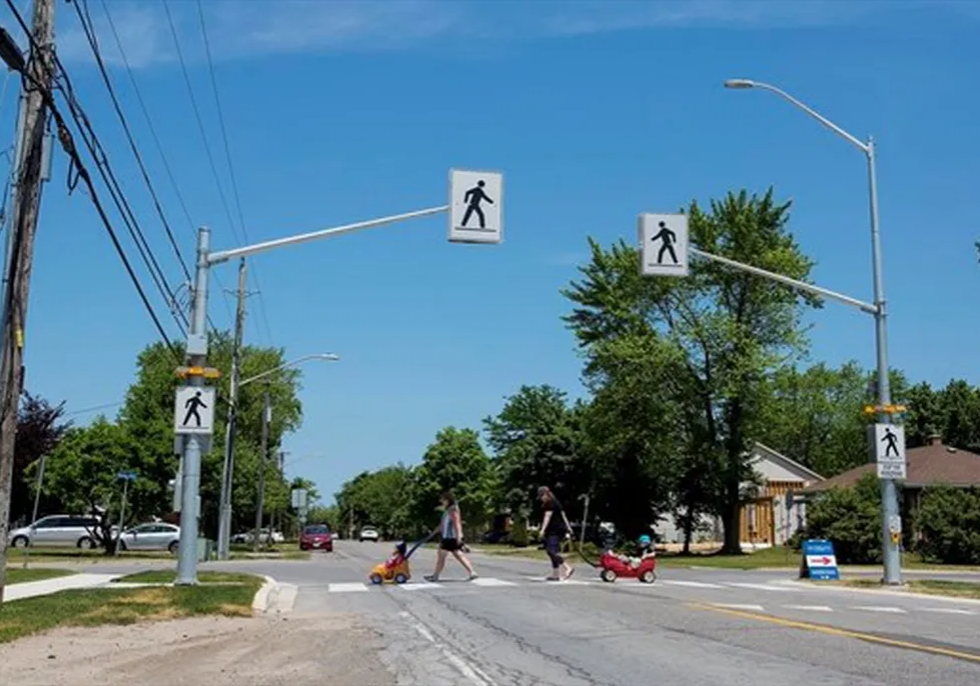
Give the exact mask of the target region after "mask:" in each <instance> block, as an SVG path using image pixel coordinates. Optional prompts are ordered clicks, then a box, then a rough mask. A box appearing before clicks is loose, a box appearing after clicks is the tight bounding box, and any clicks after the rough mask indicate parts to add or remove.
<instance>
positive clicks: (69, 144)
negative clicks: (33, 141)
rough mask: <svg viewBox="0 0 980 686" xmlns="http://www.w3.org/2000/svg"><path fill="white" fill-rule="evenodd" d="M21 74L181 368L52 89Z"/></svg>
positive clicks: (35, 47) (26, 73)
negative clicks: (35, 91)
mask: <svg viewBox="0 0 980 686" xmlns="http://www.w3.org/2000/svg"><path fill="white" fill-rule="evenodd" d="M6 2H7V6H8V7H9V8H10V11H11V13H12V14H13V15H14V18H15V19H16V20H17V23H18V24H20V26H21V28H22V29H23V31H24V33H25V35H26V36H27V38H28V40H29V41H30V43H31V52H32V54H39V51H40V46H38V44H37V42H36V41H35V40H34V36H33V35H32V33H31V30H30V28H29V27H28V26H27V23H26V22H25V21H24V17H23V16H21V13H20V12H19V11H18V9H17V7H16V5H15V4H14V3H13V0H6ZM62 69H63V68H62ZM21 73H22V75H23V77H24V78H25V79H26V80H30V81H32V82H33V85H34V86H35V87H36V88H37V89H38V91H39V92H40V93H41V95H42V97H43V98H44V103H45V105H46V106H47V107H48V109H49V110H50V111H51V115H52V117H53V118H54V119H55V122H56V124H57V126H58V137H59V139H60V140H61V144H62V147H63V148H64V150H65V153H67V154H68V156H69V157H70V158H71V163H72V165H73V166H74V167H75V170H76V171H77V173H78V178H80V179H81V180H82V181H84V182H85V185H86V187H87V188H88V191H89V199H90V200H91V201H92V204H93V205H94V206H95V209H96V211H97V212H98V214H99V218H100V219H101V220H102V224H103V226H104V227H105V230H106V232H107V233H108V234H109V238H110V239H111V241H112V244H113V247H114V248H115V250H116V253H117V254H118V255H119V258H120V259H121V260H122V263H123V266H124V267H125V269H126V272H127V273H128V274H129V278H130V280H131V281H132V282H133V286H134V287H135V288H136V291H137V293H138V294H139V297H140V300H141V301H142V302H143V306H144V307H145V308H146V311H147V312H148V313H149V315H150V319H152V320H153V324H154V326H155V327H156V329H157V332H158V333H159V334H160V336H161V338H162V339H163V341H164V343H165V344H166V345H167V347H168V348H169V349H170V351H171V353H173V355H174V357H175V358H176V359H177V361H178V364H180V363H182V362H183V360H182V359H181V357H180V354H179V353H178V352H177V349H176V348H175V347H174V345H173V343H172V342H171V341H170V338H169V336H167V332H166V330H165V329H164V328H163V324H161V322H160V319H159V318H158V317H157V314H156V312H155V311H154V309H153V305H152V304H151V303H150V300H149V298H147V296H146V292H145V291H144V290H143V286H142V284H140V282H139V279H138V278H137V276H136V273H135V272H134V271H133V267H132V265H131V264H130V262H129V258H128V257H127V256H126V252H125V251H124V250H123V247H122V245H121V244H120V242H119V238H118V237H117V236H116V232H115V229H113V228H112V223H111V222H110V221H109V217H108V215H107V214H106V212H105V208H104V207H103V206H102V202H101V201H100V200H99V196H98V193H97V192H96V190H95V185H94V184H93V183H92V177H91V176H90V174H89V173H88V169H86V167H85V164H84V163H83V162H82V159H81V157H80V156H79V154H78V149H77V148H76V147H75V142H74V139H73V137H72V135H71V131H70V130H69V128H68V125H67V123H66V122H65V119H64V117H63V116H62V114H61V111H60V110H59V109H58V105H57V103H56V102H55V100H54V95H53V93H52V92H51V90H50V89H49V88H46V87H45V86H44V84H41V83H38V82H37V81H35V80H34V79H33V78H32V77H31V75H30V72H29V71H27V70H25V71H23V72H21ZM77 123H78V122H77V120H76V124H77ZM69 176H70V172H69Z"/></svg>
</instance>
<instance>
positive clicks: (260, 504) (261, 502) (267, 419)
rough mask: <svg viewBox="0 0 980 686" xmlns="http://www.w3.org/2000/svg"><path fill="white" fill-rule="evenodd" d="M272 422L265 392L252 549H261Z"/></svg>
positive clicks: (270, 406)
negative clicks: (270, 426) (266, 466)
mask: <svg viewBox="0 0 980 686" xmlns="http://www.w3.org/2000/svg"><path fill="white" fill-rule="evenodd" d="M271 422H272V399H271V398H270V397H269V391H266V392H265V407H263V408H262V454H261V455H259V486H258V498H257V499H256V503H255V535H254V536H253V537H252V549H253V550H255V551H258V549H259V534H260V533H261V532H262V514H263V513H262V509H263V508H264V507H265V461H266V458H267V457H268V454H269V424H270V423H271Z"/></svg>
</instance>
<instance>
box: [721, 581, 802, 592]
mask: <svg viewBox="0 0 980 686" xmlns="http://www.w3.org/2000/svg"><path fill="white" fill-rule="evenodd" d="M725 585H726V586H737V587H738V588H751V589H752V590H755V591H775V592H777V593H786V592H787V591H789V590H790V589H788V588H782V587H781V586H769V585H768V584H746V583H737V582H726V584H725Z"/></svg>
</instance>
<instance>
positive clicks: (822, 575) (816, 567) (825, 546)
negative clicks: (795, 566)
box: [801, 539, 840, 581]
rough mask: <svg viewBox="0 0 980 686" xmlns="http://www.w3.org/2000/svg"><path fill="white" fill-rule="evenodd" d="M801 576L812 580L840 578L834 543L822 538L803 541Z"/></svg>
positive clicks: (834, 579)
mask: <svg viewBox="0 0 980 686" xmlns="http://www.w3.org/2000/svg"><path fill="white" fill-rule="evenodd" d="M801 572H802V573H801V576H803V577H805V578H809V579H813V580H814V581H836V580H837V579H840V570H839V569H838V568H837V556H836V555H835V554H834V544H833V543H831V542H830V541H825V540H822V539H811V540H808V541H803V569H802V570H801Z"/></svg>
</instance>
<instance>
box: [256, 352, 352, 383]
mask: <svg viewBox="0 0 980 686" xmlns="http://www.w3.org/2000/svg"><path fill="white" fill-rule="evenodd" d="M339 359H340V356H339V355H334V354H333V353H323V354H320V355H305V356H303V357H300V358H299V359H296V360H293V361H291V362H286V363H285V364H281V365H279V366H278V367H273V368H272V369H268V370H266V371H264V372H262V373H261V374H256V375H255V376H251V377H249V378H247V379H245V380H244V381H239V382H238V388H239V390H241V388H242V386H244V385H245V384H249V383H252V382H253V381H258V380H259V379H264V378H265V377H267V376H269V375H271V374H275V373H276V372H281V371H282V370H283V369H288V368H290V367H295V366H296V365H298V364H301V363H303V362H306V361H307V360H324V361H327V362H336V361H337V360H339Z"/></svg>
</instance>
